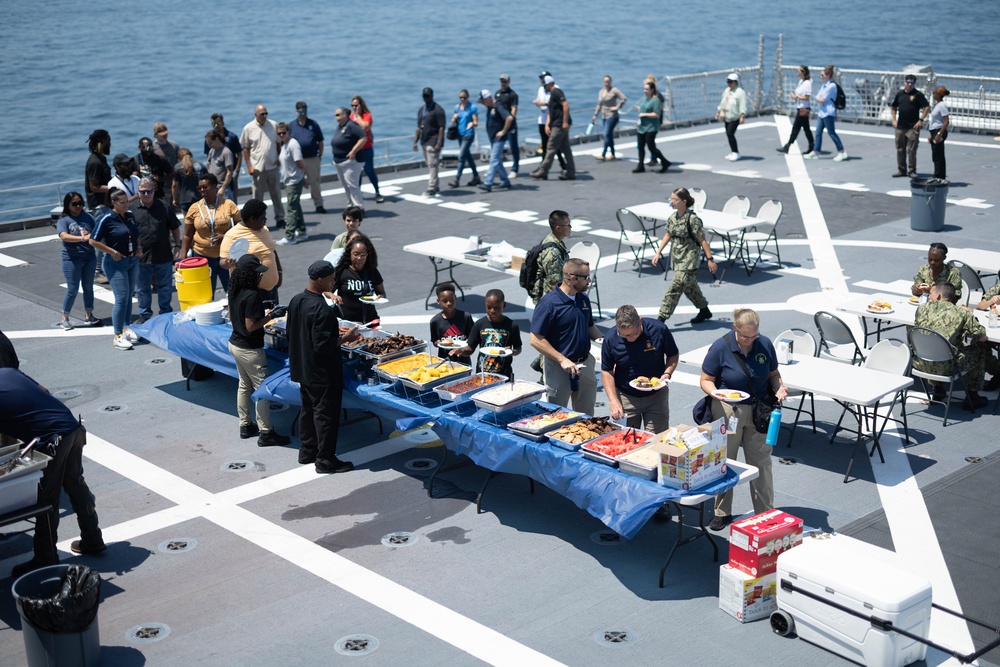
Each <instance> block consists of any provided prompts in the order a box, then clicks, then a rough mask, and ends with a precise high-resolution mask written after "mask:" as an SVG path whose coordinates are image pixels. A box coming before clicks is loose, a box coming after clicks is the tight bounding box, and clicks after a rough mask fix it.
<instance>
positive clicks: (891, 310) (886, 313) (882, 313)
mask: <svg viewBox="0 0 1000 667" xmlns="http://www.w3.org/2000/svg"><path fill="white" fill-rule="evenodd" d="M865 310H867V311H868V312H869V313H871V314H872V315H888V314H889V313H894V312H896V311H895V310H893V309H892V308H890V309H889V310H874V309H872V308H865Z"/></svg>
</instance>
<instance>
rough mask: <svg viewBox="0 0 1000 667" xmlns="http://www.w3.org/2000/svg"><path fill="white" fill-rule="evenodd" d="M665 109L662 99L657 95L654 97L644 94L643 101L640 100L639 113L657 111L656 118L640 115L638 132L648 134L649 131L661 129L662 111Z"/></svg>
mask: <svg viewBox="0 0 1000 667" xmlns="http://www.w3.org/2000/svg"><path fill="white" fill-rule="evenodd" d="M662 109H663V105H661V104H660V99H659V98H658V97H656V96H655V95H654V96H653V97H646V96H643V98H642V101H641V102H639V113H641V114H643V113H655V114H656V118H653V117H651V116H646V117H640V118H639V126H638V127H637V128H636V132H638V133H639V134H646V133H647V132H656V131H657V130H659V129H660V111H661V110H662Z"/></svg>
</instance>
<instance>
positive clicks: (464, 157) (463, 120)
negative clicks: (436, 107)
mask: <svg viewBox="0 0 1000 667" xmlns="http://www.w3.org/2000/svg"><path fill="white" fill-rule="evenodd" d="M451 122H453V123H457V127H458V171H457V172H456V173H455V178H453V179H452V180H451V182H449V183H448V187H451V188H457V187H458V186H459V185H460V184H461V181H462V171H463V170H464V169H465V167H466V166H468V167H469V169H471V170H472V180H471V181H469V187H472V186H474V185H479V184H480V183H481V182H482V181H480V180H479V171H478V170H477V169H476V161H475V160H474V159H473V158H472V142H473V141H475V140H476V128H477V127H479V109H477V108H476V105H475V104H473V103H472V102H470V101H469V91H467V90H465V89H464V88H463V89H462V90H460V91H458V104H456V105H455V113H454V114H452V117H451Z"/></svg>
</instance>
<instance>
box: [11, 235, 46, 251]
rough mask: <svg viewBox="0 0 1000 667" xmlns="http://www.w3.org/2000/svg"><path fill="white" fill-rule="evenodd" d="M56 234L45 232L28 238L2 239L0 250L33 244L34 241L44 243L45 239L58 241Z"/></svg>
mask: <svg viewBox="0 0 1000 667" xmlns="http://www.w3.org/2000/svg"><path fill="white" fill-rule="evenodd" d="M58 240H59V235H58V234H46V235H45V236H38V237H33V238H30V239H21V240H19V241H4V242H3V243H0V250H3V249H4V248H16V247H18V246H22V245H34V244H36V243H45V242H47V241H58Z"/></svg>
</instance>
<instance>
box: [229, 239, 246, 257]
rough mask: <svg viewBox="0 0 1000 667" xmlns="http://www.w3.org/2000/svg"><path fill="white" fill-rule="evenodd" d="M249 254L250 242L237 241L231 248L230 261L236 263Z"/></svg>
mask: <svg viewBox="0 0 1000 667" xmlns="http://www.w3.org/2000/svg"><path fill="white" fill-rule="evenodd" d="M248 252H250V241H248V240H247V239H236V240H235V241H233V244H232V245H231V246H229V259H231V260H232V261H234V262H235V261H236V260H238V259H239V258H240V257H242V256H243V255H245V254H247V253H248Z"/></svg>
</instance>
